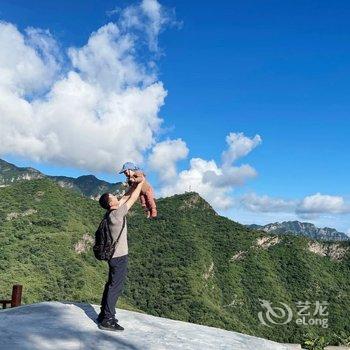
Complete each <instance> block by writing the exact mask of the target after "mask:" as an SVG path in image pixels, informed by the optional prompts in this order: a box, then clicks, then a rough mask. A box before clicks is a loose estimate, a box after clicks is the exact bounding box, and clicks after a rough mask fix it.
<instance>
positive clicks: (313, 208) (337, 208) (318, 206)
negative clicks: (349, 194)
mask: <svg viewBox="0 0 350 350" xmlns="http://www.w3.org/2000/svg"><path fill="white" fill-rule="evenodd" d="M349 212H350V207H349V205H347V204H346V203H345V201H344V198H343V197H340V196H330V195H324V194H321V193H316V194H314V195H311V196H307V197H305V198H304V199H303V200H302V201H301V203H300V204H299V206H298V208H297V213H300V214H323V213H331V214H344V213H349Z"/></svg>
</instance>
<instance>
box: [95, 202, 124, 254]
mask: <svg viewBox="0 0 350 350" xmlns="http://www.w3.org/2000/svg"><path fill="white" fill-rule="evenodd" d="M114 210H115V209H114ZM112 211H113V210H111V211H109V212H107V213H106V215H105V216H104V217H103V219H102V221H101V223H100V225H99V226H98V229H97V231H96V233H95V244H94V246H93V248H92V249H93V251H94V254H95V257H96V259H98V260H110V259H111V258H112V256H113V254H114V251H115V246H116V245H117V243H118V241H119V238H120V236H121V234H122V232H123V230H124V227H125V217H124V220H123V226H122V229H121V230H120V233H119V236H118V238H117V239H116V241H115V242H113V237H112V233H111V230H110V228H109V224H108V216H109V214H110V213H111V212H112Z"/></svg>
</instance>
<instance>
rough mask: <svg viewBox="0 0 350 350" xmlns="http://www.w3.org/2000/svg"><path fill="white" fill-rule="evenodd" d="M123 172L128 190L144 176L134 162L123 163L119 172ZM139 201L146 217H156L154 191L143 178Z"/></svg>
mask: <svg viewBox="0 0 350 350" xmlns="http://www.w3.org/2000/svg"><path fill="white" fill-rule="evenodd" d="M122 173H124V175H125V176H126V179H127V183H128V185H129V190H130V189H132V188H134V187H135V186H136V185H137V184H138V183H140V182H141V181H142V180H143V179H144V178H145V174H144V173H143V172H142V171H141V170H140V168H139V167H137V166H136V165H135V164H134V163H131V162H127V163H125V164H124V165H123V168H122V169H121V170H120V172H119V174H122ZM140 202H141V205H142V208H143V209H144V210H145V212H146V215H147V218H149V219H155V218H156V217H157V206H156V202H155V199H154V192H153V188H152V186H151V185H150V184H149V183H148V182H147V181H146V180H145V181H144V183H143V185H142V188H141V193H140Z"/></svg>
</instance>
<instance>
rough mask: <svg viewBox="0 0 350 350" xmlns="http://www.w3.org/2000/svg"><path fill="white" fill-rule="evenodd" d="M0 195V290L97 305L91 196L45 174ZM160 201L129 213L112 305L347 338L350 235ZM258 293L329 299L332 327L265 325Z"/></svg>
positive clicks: (229, 325)
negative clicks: (321, 238)
mask: <svg viewBox="0 0 350 350" xmlns="http://www.w3.org/2000/svg"><path fill="white" fill-rule="evenodd" d="M0 198H1V200H0V296H2V297H7V296H8V295H9V293H10V291H11V286H12V284H14V283H21V284H23V285H24V302H25V303H33V302H39V301H43V300H75V301H83V302H91V303H99V302H100V297H101V293H102V290H103V286H104V283H105V279H106V277H107V265H106V263H103V262H99V261H97V260H96V259H95V258H94V256H93V254H92V251H91V243H89V242H90V241H91V237H93V234H94V232H95V229H96V227H97V225H98V223H99V221H100V219H101V217H102V214H103V210H102V209H101V208H99V205H98V203H97V202H95V201H93V200H90V199H88V198H86V197H83V196H81V195H79V194H77V193H76V192H74V191H70V190H67V189H64V188H60V187H59V186H58V185H57V184H56V183H54V182H53V181H51V180H48V179H39V180H30V181H23V182H19V183H16V184H14V185H13V186H9V187H5V188H0ZM158 207H159V213H160V218H159V220H155V221H152V220H147V219H146V218H145V217H144V214H143V212H142V210H141V208H140V207H139V206H138V205H137V206H136V208H135V209H133V210H132V211H131V212H130V213H129V214H128V228H129V256H130V259H129V263H130V265H129V273H128V281H127V284H126V289H125V293H124V296H123V298H122V299H121V303H120V304H118V306H120V305H121V306H122V307H124V308H131V309H134V310H141V311H143V312H146V313H149V314H153V315H157V316H163V317H169V318H174V319H179V320H183V321H188V322H195V323H199V324H205V325H209V326H215V327H221V328H225V329H228V330H235V331H238V332H243V333H247V334H252V335H255V336H261V337H265V338H269V339H272V340H276V341H280V342H299V343H301V342H309V346H310V347H311V346H313V344H312V343H311V342H314V343H315V344H316V345H317V344H319V343H321V342H324V343H331V344H339V343H341V340H340V339H343V340H344V339H345V340H348V339H349V335H350V325H349V322H348V314H349V311H350V283H349V279H350V278H349V276H350V275H349V272H350V254H349V252H350V243H349V242H337V243H331V242H317V241H310V240H309V239H307V238H305V237H296V236H292V235H283V236H273V235H267V234H265V233H263V232H259V231H253V230H250V229H248V228H246V227H244V226H242V225H240V224H238V223H235V222H233V221H231V220H229V219H227V218H224V217H221V216H219V215H217V214H216V213H215V211H214V210H212V209H211V207H210V206H209V205H208V203H206V202H205V201H204V200H203V199H202V198H201V197H199V196H198V195H197V194H195V193H186V194H184V195H176V196H173V197H169V198H164V199H160V200H158ZM79 242H80V244H79V247H80V248H79V249H78V248H77V247H78V246H76V245H77V244H78V243H79ZM312 243H313V246H312V249H309V246H310V244H312ZM76 250H78V251H80V253H79V252H77V251H76ZM311 250H313V251H311ZM318 250H319V252H318ZM317 252H318V253H317ZM323 255H325V256H323ZM259 299H264V300H268V301H271V302H273V304H274V305H278V303H279V302H283V303H286V304H287V305H289V306H290V307H291V308H292V310H293V313H294V314H295V315H296V314H297V311H298V309H297V307H296V304H295V302H297V301H303V302H305V301H310V302H311V303H315V302H316V301H327V302H328V303H329V306H328V309H327V311H328V312H329V315H328V324H329V326H328V328H322V327H321V326H319V325H317V326H302V325H297V324H296V323H295V320H294V319H293V320H292V321H291V322H289V323H288V324H285V325H272V327H268V326H266V325H263V324H261V322H260V321H259V318H258V313H259V311H262V310H263V309H262V307H261V305H260V302H259ZM312 310H313V309H312ZM315 339H316V340H315ZM345 340H344V341H345ZM306 344H307V343H306ZM316 345H315V346H316ZM315 346H314V347H315ZM317 346H318V345H317Z"/></svg>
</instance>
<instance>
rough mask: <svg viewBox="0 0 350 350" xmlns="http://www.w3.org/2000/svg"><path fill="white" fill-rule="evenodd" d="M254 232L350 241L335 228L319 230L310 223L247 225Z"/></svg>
mask: <svg viewBox="0 0 350 350" xmlns="http://www.w3.org/2000/svg"><path fill="white" fill-rule="evenodd" d="M247 226H248V227H249V228H251V229H253V230H262V231H265V232H269V233H274V234H288V233H289V234H295V235H299V236H305V237H309V238H312V239H321V240H330V241H344V240H349V239H350V237H349V236H348V235H346V234H345V233H343V232H338V231H337V230H336V229H334V228H329V227H324V228H319V227H316V226H315V225H314V224H311V223H309V222H300V221H283V222H281V223H280V222H275V223H272V224H267V225H264V226H261V225H255V224H253V225H247Z"/></svg>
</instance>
